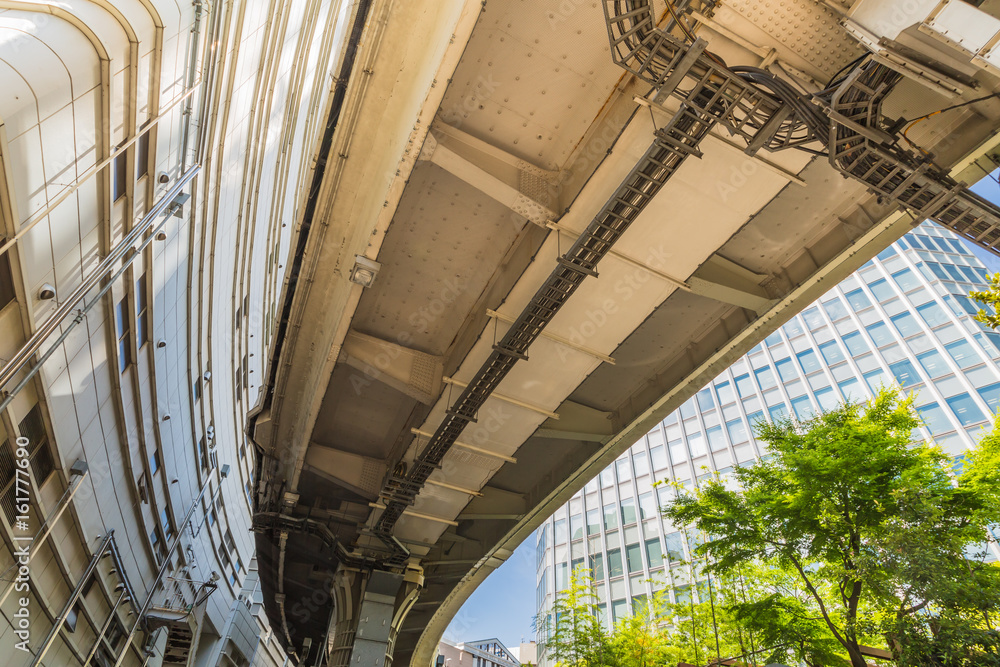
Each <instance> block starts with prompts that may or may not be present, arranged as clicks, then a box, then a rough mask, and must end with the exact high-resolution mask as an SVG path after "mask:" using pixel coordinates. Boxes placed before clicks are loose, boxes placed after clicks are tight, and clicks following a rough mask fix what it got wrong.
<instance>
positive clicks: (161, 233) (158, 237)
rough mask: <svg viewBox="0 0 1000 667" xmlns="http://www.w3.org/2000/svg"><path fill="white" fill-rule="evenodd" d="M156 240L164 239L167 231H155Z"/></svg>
mask: <svg viewBox="0 0 1000 667" xmlns="http://www.w3.org/2000/svg"><path fill="white" fill-rule="evenodd" d="M156 240H157V241H166V240H167V233H166V232H156Z"/></svg>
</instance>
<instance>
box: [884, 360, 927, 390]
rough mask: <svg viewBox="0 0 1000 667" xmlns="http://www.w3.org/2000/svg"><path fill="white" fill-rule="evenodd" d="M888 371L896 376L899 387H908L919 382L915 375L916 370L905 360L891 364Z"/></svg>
mask: <svg viewBox="0 0 1000 667" xmlns="http://www.w3.org/2000/svg"><path fill="white" fill-rule="evenodd" d="M889 371H890V372H891V373H892V374H893V375H895V376H896V381H897V382H899V385H900V386H901V387H909V386H910V385H913V384H916V383H918V382H920V375H918V374H917V369H916V368H914V367H913V364H911V363H910V362H909V361H908V360H906V359H904V360H903V361H897V362H896V363H894V364H891V365H890V366H889Z"/></svg>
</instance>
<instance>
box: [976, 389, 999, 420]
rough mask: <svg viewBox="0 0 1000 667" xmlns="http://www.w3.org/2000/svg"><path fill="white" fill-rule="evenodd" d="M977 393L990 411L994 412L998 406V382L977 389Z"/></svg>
mask: <svg viewBox="0 0 1000 667" xmlns="http://www.w3.org/2000/svg"><path fill="white" fill-rule="evenodd" d="M979 395H980V396H982V397H983V400H984V401H986V405H988V406H989V408H990V411H991V412H993V413H994V414H995V413H996V411H997V407H998V406H1000V382H997V383H995V384H991V385H987V386H985V387H983V388H982V389H980V390H979Z"/></svg>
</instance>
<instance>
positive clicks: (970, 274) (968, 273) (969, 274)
mask: <svg viewBox="0 0 1000 667" xmlns="http://www.w3.org/2000/svg"><path fill="white" fill-rule="evenodd" d="M958 268H959V269H960V270H961V271H962V275H963V276H965V279H966V280H968V281H969V282H970V283H976V282H979V276H977V275H976V272H975V271H973V270H972V269H971V268H970V267H968V266H960V267H958Z"/></svg>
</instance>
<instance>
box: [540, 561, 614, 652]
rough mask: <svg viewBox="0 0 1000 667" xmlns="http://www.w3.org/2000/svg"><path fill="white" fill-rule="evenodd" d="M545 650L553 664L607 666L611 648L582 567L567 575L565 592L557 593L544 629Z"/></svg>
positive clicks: (588, 575)
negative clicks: (553, 661) (568, 577)
mask: <svg viewBox="0 0 1000 667" xmlns="http://www.w3.org/2000/svg"><path fill="white" fill-rule="evenodd" d="M545 629H546V632H545V634H546V635H547V639H546V641H545V645H546V650H547V651H548V652H549V653H550V654H551V656H552V657H553V658H554V659H555V661H556V663H557V664H560V665H570V666H572V667H590V666H591V665H608V664H611V644H610V641H609V640H610V638H609V635H608V632H607V630H606V629H605V626H604V623H603V619H602V618H601V610H600V607H599V606H598V601H597V595H596V594H595V593H594V582H593V579H591V577H590V571H589V570H586V569H584V568H583V567H582V566H581V567H578V568H577V569H576V570H575V571H574V572H573V573H572V575H571V577H570V582H569V588H567V589H566V590H564V591H558V592H557V594H556V599H555V602H554V603H553V605H552V620H551V621H550V622H548V627H547V628H545Z"/></svg>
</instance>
